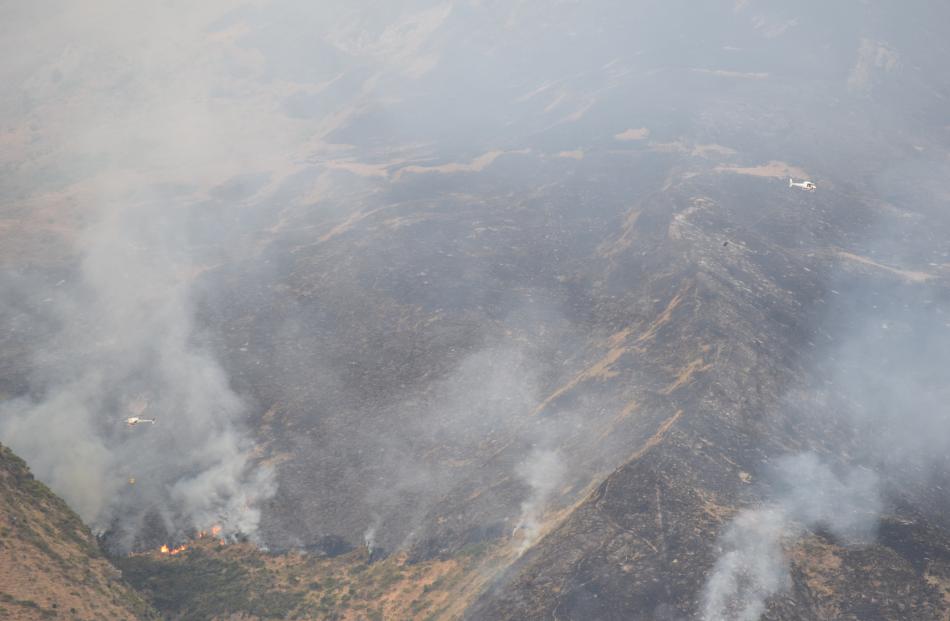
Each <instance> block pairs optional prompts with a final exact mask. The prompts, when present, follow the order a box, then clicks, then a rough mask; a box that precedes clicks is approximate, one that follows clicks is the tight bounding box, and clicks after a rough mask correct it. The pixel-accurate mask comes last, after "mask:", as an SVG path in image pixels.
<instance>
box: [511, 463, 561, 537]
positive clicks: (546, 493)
mask: <svg viewBox="0 0 950 621" xmlns="http://www.w3.org/2000/svg"><path fill="white" fill-rule="evenodd" d="M517 474H518V476H519V477H520V478H521V479H522V480H523V481H524V482H525V483H526V484H527V485H528V486H529V488H530V490H531V491H530V494H529V495H528V497H527V499H525V501H524V502H523V503H521V516H520V518H519V519H518V524H517V526H515V532H516V533H519V534H520V535H521V536H522V540H521V545H520V546H519V550H518V551H519V553H521V552H524V551H525V550H527V549H528V548H530V547H531V546H532V545H533V544H534V542H535V541H536V540H537V538H538V535H539V534H540V532H541V516H542V514H543V512H544V510H545V507H546V505H547V503H548V500H549V499H550V497H551V494H552V493H553V492H554V490H555V489H556V488H557V486H558V485H559V484H560V483H561V481H562V480H563V479H564V474H565V467H564V463H563V460H562V459H561V456H560V455H559V454H558V452H557V451H555V450H535V451H533V452H532V453H531V454H530V455H529V456H528V457H527V459H525V460H524V462H522V463H521V465H520V466H519V467H518V470H517Z"/></svg>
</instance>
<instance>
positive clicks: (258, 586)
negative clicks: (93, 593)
mask: <svg viewBox="0 0 950 621" xmlns="http://www.w3.org/2000/svg"><path fill="white" fill-rule="evenodd" d="M117 563H118V565H119V566H120V568H121V569H122V572H123V575H124V577H125V579H126V580H128V582H129V583H131V584H132V585H133V586H134V587H136V588H137V589H139V590H141V591H143V592H145V593H146V594H147V595H148V596H149V598H150V599H151V602H152V605H154V606H155V607H156V608H158V609H159V610H160V611H161V612H163V613H165V614H166V615H167V616H169V617H171V618H174V619H180V620H181V621H200V620H204V619H211V618H213V617H216V616H221V615H226V614H230V613H234V612H243V613H246V614H249V615H254V616H258V617H262V618H271V619H281V618H284V617H286V616H287V615H288V614H290V613H291V612H292V611H293V610H294V609H296V608H297V607H298V606H299V605H300V604H301V603H302V602H303V599H304V594H303V593H299V592H298V593H295V592H286V591H278V590H274V589H271V588H270V586H271V584H272V582H273V581H272V580H271V579H270V577H269V576H266V575H255V574H254V573H252V572H250V571H248V570H247V569H246V568H245V567H243V566H242V565H241V564H239V563H238V562H236V561H232V560H228V559H222V558H216V557H211V556H209V555H207V554H205V553H203V552H202V551H201V550H190V551H189V552H187V553H185V554H183V555H182V556H181V557H179V558H175V559H156V558H154V557H150V556H132V557H128V558H125V559H117Z"/></svg>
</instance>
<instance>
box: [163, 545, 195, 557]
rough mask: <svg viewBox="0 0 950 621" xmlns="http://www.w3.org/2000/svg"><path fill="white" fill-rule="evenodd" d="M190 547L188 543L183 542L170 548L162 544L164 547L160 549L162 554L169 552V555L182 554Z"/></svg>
mask: <svg viewBox="0 0 950 621" xmlns="http://www.w3.org/2000/svg"><path fill="white" fill-rule="evenodd" d="M187 549H188V544H182V545H180V546H178V547H177V548H169V547H168V546H167V545H165V544H162V547H160V548H159V549H158V551H159V552H160V553H162V554H168V555H169V556H175V555H176V554H181V553H182V552H184V551H185V550H187Z"/></svg>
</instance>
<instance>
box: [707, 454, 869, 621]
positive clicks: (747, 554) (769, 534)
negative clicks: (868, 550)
mask: <svg viewBox="0 0 950 621" xmlns="http://www.w3.org/2000/svg"><path fill="white" fill-rule="evenodd" d="M774 476H775V489H776V493H777V496H776V498H775V499H773V501H772V502H771V503H770V504H769V505H767V506H765V507H761V508H757V509H746V510H743V511H740V512H739V514H738V515H737V516H736V517H735V518H734V519H733V520H732V522H731V523H730V524H729V525H728V526H727V528H726V530H725V531H724V532H723V534H722V535H721V537H720V540H719V543H718V547H719V549H720V550H721V553H720V555H719V558H718V559H717V561H716V564H715V565H714V567H713V570H712V574H711V575H710V576H709V578H708V579H707V581H706V585H705V587H704V588H703V613H702V615H703V616H702V618H703V621H756V620H757V619H759V617H760V616H761V615H762V613H763V612H764V611H765V608H766V605H767V601H768V598H769V597H770V596H772V595H775V594H776V593H780V592H782V591H784V590H786V589H788V587H789V586H790V578H789V569H788V561H787V560H786V558H785V553H784V551H783V545H784V544H788V543H792V542H794V540H795V539H796V538H798V537H800V536H801V535H802V534H803V533H804V532H805V530H807V529H810V528H815V527H817V526H822V527H824V528H827V529H828V530H829V531H830V532H831V533H832V534H833V535H834V536H835V537H836V538H838V539H839V540H841V541H842V542H844V543H847V544H851V545H859V544H861V543H866V542H868V541H869V540H870V539H871V538H872V537H873V534H874V527H875V525H876V523H877V518H878V515H879V513H880V509H881V500H880V495H879V491H878V478H877V476H876V475H875V474H874V473H873V472H871V471H869V470H865V469H862V468H854V469H851V470H849V471H848V472H847V473H846V474H845V475H844V476H843V477H838V476H837V475H835V473H834V472H833V471H832V470H831V468H830V467H829V466H828V465H826V464H824V463H822V462H821V461H820V460H819V459H818V457H816V456H815V455H814V454H811V453H803V454H800V455H795V456H790V457H784V458H782V459H780V460H779V461H778V463H777V465H776V468H775V475H774Z"/></svg>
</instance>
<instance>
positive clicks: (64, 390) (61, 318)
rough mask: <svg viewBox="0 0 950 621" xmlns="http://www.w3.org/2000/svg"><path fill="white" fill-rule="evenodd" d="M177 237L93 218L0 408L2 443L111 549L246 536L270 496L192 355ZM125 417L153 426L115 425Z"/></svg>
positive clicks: (229, 403)
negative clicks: (29, 362)
mask: <svg viewBox="0 0 950 621" xmlns="http://www.w3.org/2000/svg"><path fill="white" fill-rule="evenodd" d="M178 224H179V223H177V222H176V220H175V218H174V217H169V216H168V214H167V213H166V212H165V211H163V210H160V209H148V208H144V209H134V210H133V209H124V210H123V209H112V210H104V213H103V216H102V219H101V220H100V221H98V222H96V223H95V224H93V225H92V226H90V227H89V228H88V230H87V231H86V232H85V234H84V236H83V238H82V240H81V241H80V243H79V245H78V247H79V249H80V251H81V252H83V255H84V256H83V259H82V264H81V269H80V271H79V275H78V280H79V282H76V283H71V284H70V285H68V286H67V287H66V288H65V291H64V292H63V293H62V294H60V295H59V296H58V297H55V298H47V299H48V300H49V303H50V304H51V305H52V307H53V308H52V310H51V311H50V312H51V314H52V315H53V317H54V320H55V321H56V322H57V324H58V326H59V328H58V329H57V330H56V331H55V332H54V334H53V335H52V337H51V338H50V340H49V342H47V343H43V344H37V345H38V347H37V348H36V353H35V354H34V357H33V358H34V360H33V362H34V373H33V378H32V382H31V383H32V396H30V397H23V398H20V399H17V400H14V401H12V402H7V403H4V404H3V405H2V407H0V437H2V438H3V441H4V442H5V443H7V444H9V445H10V446H11V447H12V448H13V450H15V451H17V452H18V453H20V454H21V455H23V456H24V458H26V459H27V461H28V462H29V463H30V464H31V466H32V467H33V469H34V470H35V472H36V473H37V475H38V476H39V477H40V478H41V479H43V480H45V481H46V482H48V483H49V484H50V486H51V487H52V488H53V490H54V491H56V492H57V493H59V494H60V495H62V496H63V497H64V498H65V499H66V500H67V502H69V503H70V505H71V506H73V507H74V508H75V509H76V510H77V511H78V512H79V514H80V515H81V517H82V518H83V519H84V520H85V521H86V522H87V523H89V524H90V525H91V526H93V528H94V529H96V530H98V531H106V530H110V529H111V530H112V532H113V534H115V535H117V537H116V543H118V544H119V545H120V546H121V547H123V548H125V547H128V546H130V545H132V544H133V540H134V537H135V536H136V535H137V534H139V532H140V531H141V528H142V526H143V524H144V522H145V520H146V518H147V516H149V515H152V516H158V517H159V518H160V519H161V525H162V527H163V528H164V530H165V534H167V535H168V536H170V537H181V536H183V535H185V534H187V533H188V532H189V531H190V530H192V529H197V530H206V529H208V528H210V527H211V526H212V525H214V524H218V525H220V526H221V527H222V529H223V533H224V534H225V535H228V534H232V535H233V534H237V533H241V534H245V535H249V536H253V535H254V533H255V531H256V529H257V526H258V522H259V520H260V512H259V509H258V508H257V504H258V503H259V502H260V501H261V500H263V499H266V498H268V497H269V496H270V495H272V494H273V492H274V482H273V478H272V474H271V472H270V471H269V470H268V469H266V468H257V467H255V466H254V464H253V460H252V453H251V450H252V447H251V445H250V443H249V441H248V440H247V439H246V438H245V437H244V436H243V434H242V432H241V430H240V420H241V417H242V416H243V415H244V413H245V406H244V404H243V402H242V400H241V399H240V398H239V397H238V395H237V394H235V392H234V391H233V390H232V388H231V386H230V385H229V382H228V378H227V376H226V374H225V373H224V371H223V370H222V368H221V367H220V365H219V364H218V362H217V361H216V360H215V358H214V356H213V355H212V354H211V353H210V351H208V349H207V348H205V347H203V346H202V345H201V344H200V339H199V334H198V333H197V331H196V329H195V325H194V321H193V310H192V306H191V302H190V299H189V291H190V281H189V278H188V276H187V273H188V268H189V267H190V266H189V264H188V257H187V253H184V252H183V249H182V247H181V244H180V243H177V242H178V239H179V237H180V234H181V231H180V230H179V229H178ZM41 294H42V292H41ZM137 415H141V416H142V417H148V418H153V419H156V423H155V424H154V425H149V424H140V425H137V426H128V425H126V424H125V422H124V421H125V419H126V418H128V417H130V416H137ZM133 480H134V483H132V481H133Z"/></svg>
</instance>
